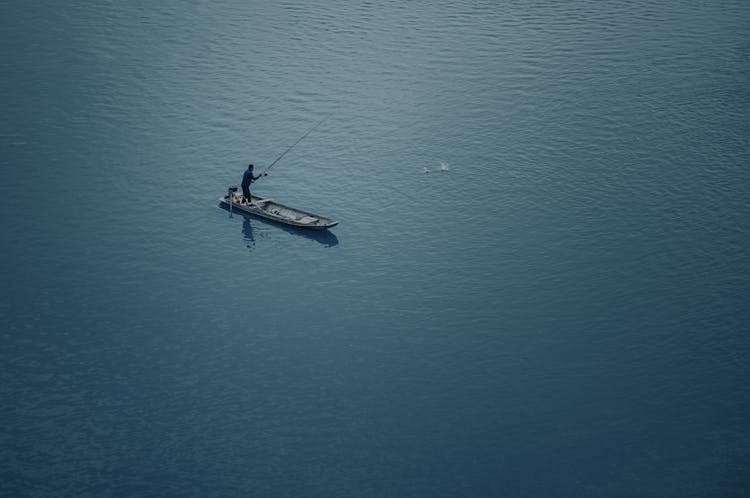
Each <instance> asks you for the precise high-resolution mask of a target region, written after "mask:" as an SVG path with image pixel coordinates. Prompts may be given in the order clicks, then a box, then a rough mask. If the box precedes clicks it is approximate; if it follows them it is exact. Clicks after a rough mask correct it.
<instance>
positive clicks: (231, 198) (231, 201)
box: [227, 185, 237, 216]
mask: <svg viewBox="0 0 750 498" xmlns="http://www.w3.org/2000/svg"><path fill="white" fill-rule="evenodd" d="M235 192H237V185H230V186H229V188H228V189H227V202H228V203H229V215H230V216H231V215H232V206H233V204H234V193H235Z"/></svg>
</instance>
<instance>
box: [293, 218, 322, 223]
mask: <svg viewBox="0 0 750 498" xmlns="http://www.w3.org/2000/svg"><path fill="white" fill-rule="evenodd" d="M297 221H299V222H300V223H314V222H316V221H318V218H314V217H312V216H303V217H302V218H300V219H298V220H297Z"/></svg>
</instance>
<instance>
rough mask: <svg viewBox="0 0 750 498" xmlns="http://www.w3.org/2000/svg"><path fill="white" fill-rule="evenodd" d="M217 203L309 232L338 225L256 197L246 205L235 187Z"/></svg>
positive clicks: (327, 219)
mask: <svg viewBox="0 0 750 498" xmlns="http://www.w3.org/2000/svg"><path fill="white" fill-rule="evenodd" d="M219 202H221V203H222V204H226V205H227V206H230V207H231V209H237V210H238V211H243V212H245V213H249V214H252V215H255V216H258V217H260V218H266V219H269V220H273V221H276V222H279V223H283V224H285V225H292V226H295V227H301V228H309V229H311V230H325V229H327V228H332V227H335V226H336V225H338V224H339V222H338V221H334V220H332V219H330V218H326V217H325V216H320V215H319V214H313V213H308V212H307V211H302V210H301V209H296V208H292V207H289V206H285V205H284V204H280V203H278V202H276V201H273V200H271V199H264V198H263V197H258V196H256V195H254V196H252V201H251V202H250V203H246V199H245V198H244V197H243V196H242V195H241V194H238V193H237V187H229V192H228V193H227V195H225V196H224V197H221V198H220V199H219Z"/></svg>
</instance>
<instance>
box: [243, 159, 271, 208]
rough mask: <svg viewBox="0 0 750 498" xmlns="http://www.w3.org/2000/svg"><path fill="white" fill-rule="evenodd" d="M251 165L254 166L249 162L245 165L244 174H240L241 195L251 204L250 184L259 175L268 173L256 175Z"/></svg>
mask: <svg viewBox="0 0 750 498" xmlns="http://www.w3.org/2000/svg"><path fill="white" fill-rule="evenodd" d="M253 167H254V166H253V165H252V164H249V165H248V166H247V171H245V174H244V175H242V195H244V196H245V203H246V204H252V197H251V196H250V184H251V183H253V182H254V181H255V180H257V179H258V178H260V177H261V176H267V175H268V173H263V174H262V175H258V176H255V175H253Z"/></svg>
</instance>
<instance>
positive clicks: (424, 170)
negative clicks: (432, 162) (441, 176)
mask: <svg viewBox="0 0 750 498" xmlns="http://www.w3.org/2000/svg"><path fill="white" fill-rule="evenodd" d="M430 171H450V166H448V163H445V162H441V163H440V166H439V167H438V168H437V169H434V170H433V169H428V168H426V167H422V173H423V174H427V173H429V172H430Z"/></svg>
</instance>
